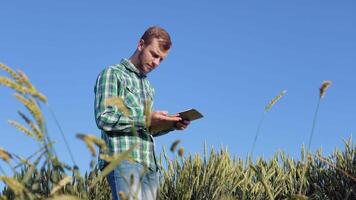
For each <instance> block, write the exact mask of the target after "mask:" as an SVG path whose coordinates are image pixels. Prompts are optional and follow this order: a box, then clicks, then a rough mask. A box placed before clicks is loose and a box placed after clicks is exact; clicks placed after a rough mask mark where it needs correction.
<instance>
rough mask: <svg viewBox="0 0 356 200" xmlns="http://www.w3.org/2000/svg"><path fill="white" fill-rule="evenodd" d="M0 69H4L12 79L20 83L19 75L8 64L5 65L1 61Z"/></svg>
mask: <svg viewBox="0 0 356 200" xmlns="http://www.w3.org/2000/svg"><path fill="white" fill-rule="evenodd" d="M0 69H2V70H4V71H6V72H7V73H8V74H10V76H12V77H13V78H14V79H15V81H16V82H17V83H19V84H20V83H21V79H20V76H19V74H17V73H16V72H15V71H14V70H12V69H11V68H10V67H9V66H7V65H5V64H3V63H0Z"/></svg>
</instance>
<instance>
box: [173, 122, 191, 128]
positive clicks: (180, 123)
mask: <svg viewBox="0 0 356 200" xmlns="http://www.w3.org/2000/svg"><path fill="white" fill-rule="evenodd" d="M189 124H190V121H189V120H181V121H179V122H177V123H176V125H175V129H177V130H184V129H186V128H187V127H188V125H189Z"/></svg>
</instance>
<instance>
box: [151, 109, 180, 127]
mask: <svg viewBox="0 0 356 200" xmlns="http://www.w3.org/2000/svg"><path fill="white" fill-rule="evenodd" d="M181 120H182V118H180V117H179V115H178V114H176V115H171V116H169V115H168V112H167V111H155V112H153V113H152V114H151V126H159V125H160V124H162V123H166V122H173V123H176V122H179V121H181Z"/></svg>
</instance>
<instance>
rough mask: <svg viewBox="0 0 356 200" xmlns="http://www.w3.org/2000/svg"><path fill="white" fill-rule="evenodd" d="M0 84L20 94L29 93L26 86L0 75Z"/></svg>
mask: <svg viewBox="0 0 356 200" xmlns="http://www.w3.org/2000/svg"><path fill="white" fill-rule="evenodd" d="M0 84H2V85H5V86H6V87H9V88H11V89H13V90H15V91H17V92H19V93H21V94H26V93H29V90H28V89H27V88H26V87H23V86H22V85H20V84H18V83H16V82H15V81H13V80H11V79H9V78H6V77H3V76H0Z"/></svg>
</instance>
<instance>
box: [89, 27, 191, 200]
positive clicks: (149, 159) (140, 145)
mask: <svg viewBox="0 0 356 200" xmlns="http://www.w3.org/2000/svg"><path fill="white" fill-rule="evenodd" d="M171 44H172V43H171V39H170V36H169V34H168V33H167V32H166V31H165V30H164V29H162V28H160V27H157V26H154V27H150V28H149V29H147V30H146V32H145V33H144V34H143V36H142V37H141V39H140V40H139V42H138V45H137V48H136V51H135V52H134V54H133V55H132V56H131V57H130V58H129V59H122V60H121V63H120V64H116V65H112V66H109V67H107V68H106V69H104V70H103V71H102V72H101V73H100V74H99V76H98V78H97V81H96V85H95V119H96V123H97V126H98V127H99V128H100V129H101V130H102V134H101V136H102V139H103V140H104V141H105V142H106V145H107V147H108V148H107V151H106V152H103V150H102V153H106V154H109V155H113V154H115V153H121V152H125V151H127V150H129V149H130V147H132V146H135V148H134V150H133V151H132V152H131V154H130V159H129V160H125V161H122V162H121V163H120V164H119V166H118V167H117V168H116V169H115V170H113V171H112V172H111V173H110V174H109V175H108V177H107V178H108V182H109V184H110V187H111V191H112V195H113V198H114V199H115V200H118V199H120V197H119V193H120V195H123V194H124V195H125V196H126V197H128V198H130V199H131V198H136V197H137V198H138V199H145V200H146V199H156V197H157V191H158V187H159V173H158V166H157V161H156V156H155V152H154V140H153V136H159V135H162V134H165V133H167V132H169V131H172V130H174V129H171V130H167V131H162V132H158V133H154V134H153V133H152V132H151V131H150V127H154V126H159V125H161V124H163V123H166V122H173V123H174V124H175V129H178V130H183V129H185V128H186V127H187V126H188V124H189V121H186V120H182V119H181V118H180V117H179V115H168V112H167V111H153V109H152V108H153V106H152V105H153V100H154V89H153V87H152V86H151V84H150V83H149V81H148V80H147V74H148V73H149V72H151V71H152V70H154V69H155V68H156V67H158V66H159V64H160V63H161V62H162V61H163V60H164V59H165V58H166V56H167V55H168V52H169V49H170V47H171ZM112 97H119V98H121V99H122V100H123V103H124V104H125V107H126V108H127V110H128V112H124V111H123V110H122V109H120V108H118V107H117V106H112V105H108V104H107V102H106V101H107V99H110V98H112ZM148 103H150V105H148ZM147 107H149V108H148V109H149V110H150V111H151V112H149V113H150V116H146V115H147V110H146V109H147ZM148 121H150V124H149V125H150V127H148V124H147V122H148ZM106 164H107V163H106V162H105V161H104V160H101V159H99V167H100V168H101V169H102V168H103V167H104V166H105V165H106ZM145 169H148V170H145Z"/></svg>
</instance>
